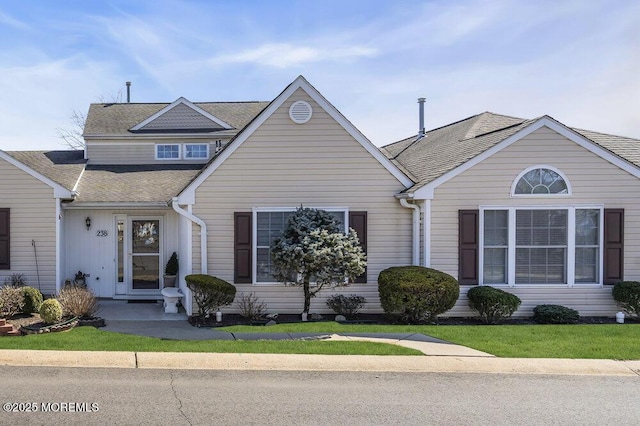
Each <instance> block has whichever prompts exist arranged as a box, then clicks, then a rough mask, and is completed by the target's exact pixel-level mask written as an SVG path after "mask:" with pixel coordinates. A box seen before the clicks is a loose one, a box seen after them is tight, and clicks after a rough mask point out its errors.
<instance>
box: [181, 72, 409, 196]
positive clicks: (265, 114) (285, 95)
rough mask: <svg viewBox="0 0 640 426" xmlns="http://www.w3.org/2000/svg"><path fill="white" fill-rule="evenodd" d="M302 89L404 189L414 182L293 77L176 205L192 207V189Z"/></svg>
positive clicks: (184, 192) (183, 192) (187, 188)
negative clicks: (190, 205) (189, 205)
mask: <svg viewBox="0 0 640 426" xmlns="http://www.w3.org/2000/svg"><path fill="white" fill-rule="evenodd" d="M298 89H302V90H304V91H305V92H306V93H307V94H308V95H309V96H310V97H311V98H312V99H313V100H314V101H315V102H316V103H318V105H320V106H321V107H322V108H323V109H324V110H325V111H326V112H327V113H328V114H329V115H330V116H331V117H332V118H333V119H334V120H336V121H337V122H338V123H339V124H340V125H341V126H342V127H343V128H344V129H345V130H346V131H347V133H349V134H350V135H351V136H352V137H353V138H354V139H355V140H357V141H358V142H359V143H360V144H361V145H362V146H363V147H364V148H365V149H366V150H367V151H368V152H369V153H370V154H371V155H373V156H374V158H376V159H377V160H378V161H379V162H380V163H381V164H382V166H383V167H385V168H386V169H387V170H388V171H389V172H390V173H391V174H392V175H393V176H394V177H395V178H396V179H398V180H399V181H400V182H401V183H402V184H403V185H404V186H405V187H407V188H408V187H410V186H412V185H413V184H414V183H413V181H412V180H411V179H409V178H408V177H407V176H406V175H405V174H404V173H402V172H401V171H400V169H398V168H397V167H396V166H395V165H394V164H393V163H391V161H389V159H387V157H385V156H384V154H382V152H380V150H379V149H378V148H376V147H375V145H373V144H372V143H371V142H370V141H369V140H368V139H367V138H366V137H365V136H364V135H363V134H362V133H360V131H359V130H358V129H356V128H355V126H354V125H353V124H351V123H350V122H349V121H348V120H347V119H346V118H345V117H344V116H343V115H342V114H341V113H340V112H339V111H338V110H337V109H336V108H335V107H334V106H333V105H331V104H330V103H329V102H328V101H327V100H326V99H325V98H324V97H323V96H322V95H321V94H320V93H319V92H318V91H317V90H316V89H315V88H314V87H313V86H311V84H309V82H308V81H307V80H306V79H305V78H304V77H303V76H299V77H298V78H296V79H295V80H294V81H293V82H292V83H291V84H290V85H289V86H287V88H286V89H285V90H284V91H282V93H280V95H278V97H276V98H275V99H274V100H273V101H272V102H271V103H270V104H269V106H267V108H265V109H264V110H263V111H262V112H261V113H260V114H259V115H258V116H257V117H256V118H255V119H254V120H253V121H252V122H251V123H250V124H249V126H247V127H245V128H244V129H243V130H242V131H241V132H240V133H238V135H237V136H236V138H235V139H234V140H233V142H231V144H230V145H229V146H227V147H226V148H225V149H224V150H223V151H222V153H221V154H220V155H219V156H218V157H216V159H215V160H213V162H211V164H209V165H208V166H207V167H206V168H205V170H204V171H203V172H202V173H201V174H200V175H199V176H198V177H197V178H196V179H194V181H193V182H191V184H189V185H188V186H187V187H186V188H185V189H184V190H183V191H182V192H181V193H180V194H179V195H178V199H179V203H180V204H192V203H194V200H195V190H196V189H197V188H198V187H199V186H200V185H201V184H202V183H203V182H204V181H205V180H206V179H207V178H208V177H209V176H211V174H212V173H213V172H214V171H215V170H216V169H217V168H218V167H219V166H220V165H221V164H222V163H224V161H225V160H226V159H227V158H229V157H230V156H231V155H232V154H233V153H234V152H235V151H236V150H237V149H238V148H239V147H240V145H242V144H243V143H244V141H246V140H247V139H248V138H249V137H250V136H251V135H252V134H253V133H254V132H255V131H256V130H257V129H258V128H259V127H260V126H261V125H262V124H263V123H264V122H265V121H266V120H267V119H268V118H269V117H271V115H272V114H273V113H274V112H275V111H276V110H277V109H278V108H280V107H281V106H282V104H283V103H284V102H285V101H286V100H287V99H289V98H290V97H291V95H293V93H294V92H295V91H296V90H298Z"/></svg>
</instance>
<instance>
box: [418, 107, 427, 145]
mask: <svg viewBox="0 0 640 426" xmlns="http://www.w3.org/2000/svg"><path fill="white" fill-rule="evenodd" d="M425 100H426V99H425V98H418V105H420V112H419V113H418V120H419V121H420V128H419V129H418V137H419V138H423V137H424V135H425V131H424V101H425Z"/></svg>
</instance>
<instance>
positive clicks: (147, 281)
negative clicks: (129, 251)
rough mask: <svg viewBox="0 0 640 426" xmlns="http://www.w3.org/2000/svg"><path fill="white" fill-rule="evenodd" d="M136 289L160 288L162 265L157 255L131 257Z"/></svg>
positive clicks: (134, 287)
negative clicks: (160, 265)
mask: <svg viewBox="0 0 640 426" xmlns="http://www.w3.org/2000/svg"><path fill="white" fill-rule="evenodd" d="M131 262H132V263H133V265H132V268H131V269H132V272H133V277H132V278H133V289H134V290H158V289H159V288H160V267H159V262H158V257H157V256H136V255H133V256H132V257H131Z"/></svg>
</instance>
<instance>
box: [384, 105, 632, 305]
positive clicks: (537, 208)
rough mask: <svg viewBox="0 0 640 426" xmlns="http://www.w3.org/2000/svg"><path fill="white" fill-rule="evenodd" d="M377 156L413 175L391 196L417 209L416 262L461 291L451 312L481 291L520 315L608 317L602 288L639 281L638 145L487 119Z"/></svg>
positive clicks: (539, 123) (533, 122)
mask: <svg viewBox="0 0 640 426" xmlns="http://www.w3.org/2000/svg"><path fill="white" fill-rule="evenodd" d="M382 151H383V152H384V153H385V155H386V156H387V158H389V159H390V160H392V161H393V162H394V163H396V164H397V165H399V166H402V167H404V168H406V169H407V170H408V171H409V172H410V173H411V175H412V176H414V177H415V179H416V184H415V185H413V186H412V187H410V188H407V189H406V190H404V191H402V192H401V193H400V194H399V195H398V196H399V197H405V198H406V199H407V200H410V201H411V202H412V203H414V204H415V205H417V206H419V208H420V213H419V214H420V215H421V217H422V224H423V227H422V229H421V230H420V232H421V234H420V235H419V236H415V237H414V238H415V239H418V238H420V239H421V241H422V245H421V252H420V257H421V259H420V263H421V264H423V265H426V266H430V267H433V268H436V269H439V270H442V271H444V272H447V273H450V274H452V275H454V276H456V277H457V278H458V280H459V282H460V284H461V297H460V299H459V300H458V302H457V304H456V306H455V307H454V308H453V310H452V311H450V312H449V313H448V314H449V315H452V316H464V315H468V314H470V312H469V309H468V307H467V301H466V296H465V295H466V292H467V290H468V289H469V288H471V286H474V285H491V286H494V287H498V288H502V289H504V290H506V291H509V292H511V293H514V294H516V295H518V296H519V297H520V298H521V299H522V301H523V302H522V305H521V307H520V309H519V311H518V313H519V314H520V315H530V314H531V312H532V309H533V307H535V306H536V305H538V304H546V303H553V304H561V305H565V306H569V307H571V308H574V309H577V310H578V311H579V312H580V314H581V315H593V316H611V315H613V314H614V313H615V312H616V310H617V309H616V306H615V304H614V301H613V299H612V297H611V285H612V284H615V283H616V282H619V281H621V280H623V279H627V280H637V279H639V278H640V264H639V262H638V258H639V257H640V246H639V245H638V243H637V241H639V237H640V235H639V234H638V231H639V229H640V228H639V227H638V221H639V220H640V203H639V201H638V197H637V196H636V194H637V192H638V184H639V183H640V182H639V181H638V178H639V177H640V169H639V167H640V141H638V140H635V139H630V138H623V137H618V136H613V135H607V134H602V133H596V132H591V131H585V130H580V129H572V128H569V127H567V126H566V125H564V124H562V123H560V122H558V121H556V120H554V119H553V118H551V117H548V116H543V117H540V118H536V119H530V120H525V119H520V118H514V117H509V116H504V115H498V114H493V113H489V112H485V113H482V114H479V115H476V116H473V117H469V118H467V119H464V120H461V121H459V122H456V123H453V124H450V125H448V126H444V127H441V128H438V129H434V130H431V131H429V132H426V133H419V134H418V135H417V136H414V137H411V138H408V139H405V140H402V141H399V142H396V143H393V144H391V145H387V146H385V147H383V148H382ZM416 250H417V248H416ZM414 254H417V253H414Z"/></svg>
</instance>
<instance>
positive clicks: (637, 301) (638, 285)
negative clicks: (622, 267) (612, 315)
mask: <svg viewBox="0 0 640 426" xmlns="http://www.w3.org/2000/svg"><path fill="white" fill-rule="evenodd" d="M611 294H612V295H613V300H615V301H616V303H617V304H618V306H620V308H621V309H622V310H623V311H625V312H626V313H627V314H629V315H631V316H635V317H636V318H640V282H638V281H623V282H621V283H618V284H616V285H614V286H613V290H612V291H611Z"/></svg>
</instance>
